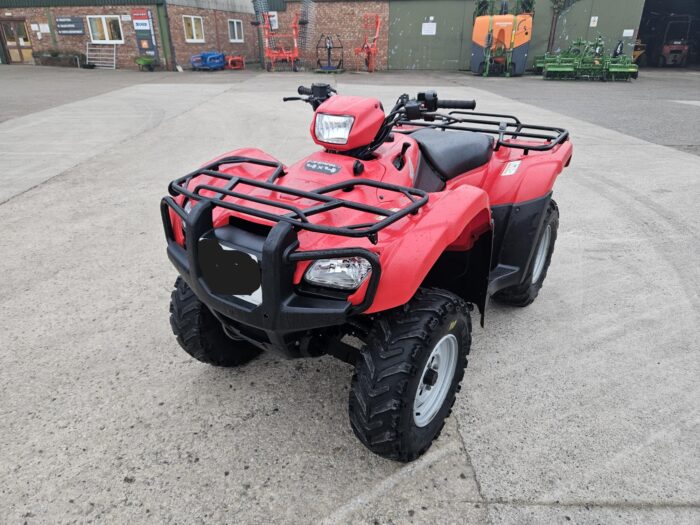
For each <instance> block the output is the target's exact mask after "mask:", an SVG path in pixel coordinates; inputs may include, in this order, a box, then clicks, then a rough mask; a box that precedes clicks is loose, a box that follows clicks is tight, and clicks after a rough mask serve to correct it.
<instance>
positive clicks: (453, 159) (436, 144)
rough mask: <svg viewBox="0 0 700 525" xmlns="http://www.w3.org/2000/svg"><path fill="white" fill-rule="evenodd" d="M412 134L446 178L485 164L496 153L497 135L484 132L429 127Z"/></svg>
mask: <svg viewBox="0 0 700 525" xmlns="http://www.w3.org/2000/svg"><path fill="white" fill-rule="evenodd" d="M411 137H413V138H414V139H416V142H418V145H419V146H420V150H421V152H422V153H423V155H424V156H425V158H426V160H427V161H428V162H430V164H431V165H432V166H433V168H435V171H437V173H438V174H439V175H440V177H441V178H442V179H443V180H450V179H452V178H454V177H456V176H457V175H461V174H462V173H465V172H467V171H469V170H473V169H474V168H478V167H479V166H483V165H484V164H486V163H487V162H488V161H489V160H490V159H491V155H492V154H493V138H492V137H490V136H488V135H484V134H482V133H473V132H471V131H440V130H437V129H430V128H426V129H421V130H419V131H416V132H414V133H411Z"/></svg>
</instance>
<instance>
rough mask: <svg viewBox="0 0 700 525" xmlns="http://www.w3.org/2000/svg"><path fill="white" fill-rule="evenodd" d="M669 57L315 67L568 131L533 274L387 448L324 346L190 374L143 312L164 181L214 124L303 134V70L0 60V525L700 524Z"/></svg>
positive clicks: (239, 138)
mask: <svg viewBox="0 0 700 525" xmlns="http://www.w3.org/2000/svg"><path fill="white" fill-rule="evenodd" d="M693 75H697V73H695V72H689V73H688V74H687V75H685V74H683V72H673V73H672V74H671V75H670V76H669V78H668V79H666V78H661V77H660V73H658V72H650V73H649V75H648V76H647V75H643V76H642V78H641V79H640V80H639V81H637V82H635V83H631V84H597V83H596V84H593V83H591V84H588V83H586V84H571V83H561V84H560V83H548V82H544V81H539V80H536V79H533V78H525V79H520V80H515V79H510V80H507V79H487V80H484V79H478V78H474V77H470V76H466V75H460V74H435V75H428V74H418V73H412V74H389V73H383V74H375V75H373V76H368V75H362V74H346V75H343V76H339V77H337V78H336V77H334V78H332V79H331V80H333V81H335V82H337V84H338V85H337V87H338V89H339V91H341V92H342V93H346V94H359V95H374V96H378V97H380V98H382V100H383V101H384V102H385V104H389V103H390V102H392V101H393V100H394V99H395V98H396V96H397V95H399V94H400V93H402V92H404V91H408V92H415V91H417V89H418V88H419V87H434V88H436V89H438V91H439V93H440V94H441V95H442V96H444V97H446V98H476V99H477V100H478V101H479V109H481V110H484V111H500V112H508V113H513V114H516V115H518V116H519V117H521V119H522V120H525V121H531V122H535V123H544V124H550V125H557V126H563V127H566V128H568V129H569V130H570V131H571V134H572V140H573V142H574V145H575V153H574V160H573V162H572V164H571V167H570V168H569V169H568V170H567V171H566V172H565V173H564V174H563V175H562V177H560V179H559V181H558V183H557V186H556V192H555V194H556V199H557V201H558V203H559V206H560V209H561V214H562V218H561V226H560V232H559V238H558V241H557V249H556V253H555V256H554V260H553V264H552V267H551V269H550V272H549V275H548V278H547V282H546V284H545V286H544V288H543V290H542V292H541V294H540V297H539V298H538V300H537V301H536V302H535V303H534V304H533V305H531V306H530V307H528V308H525V309H511V308H504V307H498V306H494V307H493V308H492V309H491V311H490V312H489V314H488V317H487V324H486V328H485V329H482V328H479V327H476V328H475V331H474V344H473V350H472V354H471V359H470V364H469V368H468V370H467V373H466V376H465V382H464V388H463V391H462V394H460V396H459V398H458V401H457V404H456V405H455V411H454V414H453V417H451V418H450V419H449V421H448V424H447V426H446V429H445V431H444V432H443V435H442V436H441V438H440V440H439V441H438V442H437V443H436V444H435V446H434V447H433V448H432V449H431V450H430V451H429V452H428V453H427V454H426V455H425V456H423V457H422V458H421V459H419V460H418V461H416V462H414V463H412V464H409V465H401V464H397V463H393V462H390V461H386V460H383V459H380V458H378V457H376V456H373V455H372V454H371V453H369V452H368V451H367V450H366V449H364V448H363V447H362V445H361V444H360V443H359V442H358V441H357V440H356V439H355V438H354V436H353V434H352V431H351V430H350V426H349V423H348V421H347V414H346V408H347V407H346V404H347V395H348V385H349V382H350V377H351V374H352V370H351V367H349V366H348V365H345V364H343V363H340V362H338V361H335V360H333V359H331V358H321V359H317V360H304V361H280V360H277V359H275V358H274V357H272V356H263V357H261V358H259V359H257V360H255V361H253V362H252V363H250V364H248V365H246V366H244V367H242V368H240V369H231V370H222V369H215V368H211V367H207V366H205V365H202V364H199V363H197V362H195V361H194V360H192V359H190V358H188V357H187V355H185V354H184V352H182V350H181V349H180V348H179V347H178V346H177V344H176V342H175V341H174V339H173V337H172V334H171V333H170V328H169V325H168V313H167V307H168V299H169V293H170V289H171V285H172V282H173V280H174V276H175V274H174V270H173V269H172V268H171V266H170V264H169V262H168V261H167V258H166V257H165V249H164V248H165V246H164V240H163V235H162V232H161V224H160V217H159V210H158V203H159V199H160V197H161V196H162V195H163V194H164V193H165V189H166V185H167V183H168V182H169V181H170V180H171V179H172V178H174V177H176V176H178V175H181V174H183V173H186V172H187V171H189V170H191V169H193V168H194V167H196V166H197V165H199V164H201V163H202V162H204V161H206V160H207V159H209V158H211V157H213V156H215V155H217V154H219V153H222V152H224V151H227V150H230V149H233V148H236V147H239V146H245V145H254V146H257V147H260V148H262V149H264V150H267V151H269V152H270V153H271V154H272V155H275V156H277V157H278V158H280V159H281V160H283V161H285V162H290V161H293V160H296V159H297V158H298V157H300V156H302V155H305V154H307V153H309V152H311V151H313V150H314V148H315V146H314V145H313V143H312V142H311V139H310V138H309V136H308V123H309V119H310V118H311V112H310V110H309V109H308V107H306V106H304V105H302V104H286V105H285V104H282V103H281V102H280V99H281V97H282V96H283V95H289V94H292V93H293V92H294V90H295V88H296V86H297V85H298V84H301V83H304V84H309V83H311V82H312V81H314V80H316V81H318V80H319V77H314V76H312V75H310V74H297V75H295V74H291V73H288V74H284V73H279V74H259V73H257V72H253V71H249V72H245V73H243V74H240V73H239V72H232V73H221V74H205V73H202V74H182V75H177V74H169V73H162V74H161V73H158V74H154V75H149V74H146V73H143V74H138V73H133V72H122V71H117V72H103V71H72V70H56V69H50V68H29V67H25V68H21V67H17V68H14V67H3V68H0V101H1V102H2V103H1V104H0V203H1V204H0V219H1V221H2V227H1V228H0V254H2V256H1V257H0V275H2V276H3V285H2V292H3V293H2V294H1V295H0V343H1V344H0V450H1V451H2V452H1V453H0V477H1V479H2V480H3V482H2V484H0V522H3V523H24V522H27V523H49V522H51V523H55V522H81V523H82V522H119V523H122V522H132V523H133V522H135V523H140V522H153V523H161V522H177V523H192V522H197V523H199V522H202V523H210V522H236V523H273V522H274V523H310V522H312V523H316V522H324V523H382V524H383V523H412V522H413V523H495V524H511V523H517V524H520V523H533V524H534V523H562V524H563V523H567V524H568V523H581V524H595V523H606V524H607V523H639V524H667V523H674V524H675V523H682V524H685V523H688V524H691V523H699V522H700V498H699V497H698V495H699V494H700V440H699V439H698V435H699V433H700V413H699V406H700V405H699V404H698V399H700V385H699V383H698V377H700V375H699V373H700V359H699V358H698V350H699V346H698V339H699V336H700V329H699V328H698V326H699V324H698V323H699V321H700V295H699V293H698V291H699V290H700V271H699V270H698V266H697V263H696V262H697V261H698V259H699V258H700V248H698V240H699V237H700V219H699V218H698V217H699V216H698V213H697V212H696V207H697V199H698V196H700V179H699V178H698V173H699V172H698V169H697V157H696V156H695V155H693V154H692V153H698V134H697V122H698V121H700V107H699V106H700V92H698V90H697V87H695V89H693V86H697V85H698V78H697V76H693ZM662 86H665V88H664V87H662ZM572 94H573V95H572ZM567 97H568V98H567ZM677 101H680V102H677ZM632 110H636V113H635V116H634V118H632V117H630V116H629V115H630V111H632ZM679 130H684V132H683V133H680V132H679ZM668 145H670V146H673V148H669V147H667V146H668ZM685 146H688V147H687V148H685ZM678 147H681V149H687V150H688V152H684V151H681V150H679V149H677V148H678ZM674 148H676V149H674Z"/></svg>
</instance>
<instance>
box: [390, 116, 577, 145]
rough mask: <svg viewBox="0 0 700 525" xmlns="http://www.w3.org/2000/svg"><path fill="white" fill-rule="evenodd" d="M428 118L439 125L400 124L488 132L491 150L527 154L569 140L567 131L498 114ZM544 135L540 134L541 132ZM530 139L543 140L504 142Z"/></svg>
mask: <svg viewBox="0 0 700 525" xmlns="http://www.w3.org/2000/svg"><path fill="white" fill-rule="evenodd" d="M457 115H469V116H470V117H489V120H486V119H482V118H463V117H459V116H457ZM426 117H428V118H435V119H440V122H435V121H431V120H427V119H426V120H424V121H419V122H415V121H412V120H401V121H399V124H400V125H406V126H419V127H423V128H435V129H443V130H454V131H472V132H475V133H488V134H491V135H496V136H497V137H498V138H497V140H496V144H495V146H494V150H495V151H498V150H499V149H500V148H501V147H504V148H515V149H522V150H524V151H525V155H527V154H528V153H529V152H530V151H549V150H551V149H553V148H555V147H556V146H558V145H559V144H561V143H562V142H566V141H567V140H568V138H569V132H568V131H567V130H565V129H563V128H553V127H549V126H535V125H532V124H523V123H522V122H520V120H519V119H518V118H517V117H514V116H513V115H502V114H500V113H477V112H475V111H451V112H450V113H449V114H448V115H443V114H440V113H432V114H428V115H426ZM462 124H478V125H480V126H493V127H471V126H463V125H462ZM395 131H398V132H399V133H410V131H402V130H395ZM541 132H544V133H541ZM518 138H521V139H533V140H537V141H543V142H542V143H541V144H519V143H517V142H512V141H510V140H508V139H518Z"/></svg>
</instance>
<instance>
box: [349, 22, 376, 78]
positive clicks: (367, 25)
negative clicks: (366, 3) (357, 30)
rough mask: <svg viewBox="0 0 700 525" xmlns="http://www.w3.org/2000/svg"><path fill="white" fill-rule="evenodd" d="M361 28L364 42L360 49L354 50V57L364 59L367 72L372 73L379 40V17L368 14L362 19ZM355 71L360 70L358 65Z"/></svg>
mask: <svg viewBox="0 0 700 525" xmlns="http://www.w3.org/2000/svg"><path fill="white" fill-rule="evenodd" d="M362 26H363V28H364V30H365V41H364V43H363V44H362V45H361V46H360V47H356V48H355V56H356V57H362V58H364V61H365V67H366V68H367V71H368V72H369V73H374V70H375V69H376V68H377V41H378V40H379V29H380V28H381V26H382V20H381V18H380V17H379V15H377V14H369V13H368V14H366V15H364V16H363V17H362ZM372 31H374V36H372ZM357 69H358V70H359V69H360V67H359V64H358V65H357Z"/></svg>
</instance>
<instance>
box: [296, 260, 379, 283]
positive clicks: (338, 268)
mask: <svg viewBox="0 0 700 525" xmlns="http://www.w3.org/2000/svg"><path fill="white" fill-rule="evenodd" d="M371 269H372V265H371V264H370V263H369V261H368V260H367V259H364V258H362V257H344V258H342V259H320V260H318V261H316V262H314V263H313V264H311V266H309V269H308V270H306V275H305V276H304V279H306V281H307V282H309V283H311V284H316V285H318V286H326V287H328V288H336V289H338V290H357V289H358V288H359V287H360V285H361V284H362V281H364V280H365V278H366V277H367V274H368V273H369V272H370V270H371Z"/></svg>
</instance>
